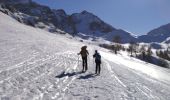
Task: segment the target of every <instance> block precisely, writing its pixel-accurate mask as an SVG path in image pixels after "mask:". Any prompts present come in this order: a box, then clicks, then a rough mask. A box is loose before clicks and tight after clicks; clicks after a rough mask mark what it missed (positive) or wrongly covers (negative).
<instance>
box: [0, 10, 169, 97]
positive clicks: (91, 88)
mask: <svg viewBox="0 0 170 100" xmlns="http://www.w3.org/2000/svg"><path fill="white" fill-rule="evenodd" d="M0 27H1V28H0V56H1V57H0V65H1V66H0V99H1V100H122V99H123V100H169V98H170V78H169V76H170V70H168V69H164V68H159V67H158V66H154V65H151V64H147V63H145V62H142V61H139V60H136V59H133V58H131V57H129V56H127V55H124V54H123V53H120V54H121V55H120V54H118V55H114V54H112V53H111V52H110V51H108V50H106V49H103V48H100V47H97V46H94V45H90V44H86V43H80V42H78V41H76V40H74V39H71V37H70V36H69V35H67V36H65V35H64V36H63V35H59V34H51V33H49V32H47V31H43V30H40V29H38V28H33V27H29V26H26V25H23V24H21V23H19V22H17V21H16V20H14V19H12V18H11V17H9V16H7V15H5V14H3V13H1V12H0ZM83 45H87V46H88V47H87V49H88V51H89V56H88V71H87V72H86V73H81V70H82V67H81V66H82V63H81V57H79V56H78V55H77V53H78V52H79V50H80V48H81V46H83ZM96 49H97V50H98V51H99V53H100V54H101V57H102V58H101V59H102V65H101V74H100V75H95V74H94V73H95V65H94V62H93V56H92V55H93V53H94V50H96Z"/></svg>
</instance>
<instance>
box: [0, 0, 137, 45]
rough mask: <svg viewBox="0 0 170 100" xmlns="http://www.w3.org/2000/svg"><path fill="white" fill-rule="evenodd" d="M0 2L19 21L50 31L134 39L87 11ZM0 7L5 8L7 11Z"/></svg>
mask: <svg viewBox="0 0 170 100" xmlns="http://www.w3.org/2000/svg"><path fill="white" fill-rule="evenodd" d="M13 2H15V3H13ZM1 3H3V4H2V5H1V6H2V7H1V11H2V12H4V13H6V14H8V15H11V16H12V17H14V18H15V19H17V20H18V21H19V22H21V23H25V24H27V25H31V26H33V27H38V28H42V29H46V30H48V31H50V32H58V30H63V31H65V32H67V33H69V34H71V35H73V36H75V35H77V34H78V33H83V34H85V35H88V36H89V37H92V36H93V37H103V38H104V39H106V40H109V41H112V39H113V36H115V35H119V36H120V37H121V39H122V43H126V42H130V41H132V40H133V41H136V38H135V37H133V36H132V35H131V34H130V33H128V32H126V31H124V30H121V29H116V28H114V27H112V26H111V25H109V24H107V23H105V22H104V21H102V20H101V19H100V18H99V17H97V16H95V15H94V14H92V13H90V12H87V11H82V12H81V13H74V14H72V15H67V14H66V13H65V11H64V10H62V9H59V10H53V9H50V8H49V7H47V6H42V5H39V4H37V3H35V2H32V1H31V0H23V1H22V0H14V1H12V0H9V1H8V2H6V1H4V2H1ZM2 8H5V9H7V11H4V10H3V9H2ZM63 33H64V32H63ZM111 36H112V37H111Z"/></svg>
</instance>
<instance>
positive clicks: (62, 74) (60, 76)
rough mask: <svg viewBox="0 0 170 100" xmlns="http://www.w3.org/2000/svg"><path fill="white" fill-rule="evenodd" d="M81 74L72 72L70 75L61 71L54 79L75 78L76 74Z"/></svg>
mask: <svg viewBox="0 0 170 100" xmlns="http://www.w3.org/2000/svg"><path fill="white" fill-rule="evenodd" d="M81 73H82V72H72V73H66V72H65V71H63V72H62V73H61V74H59V75H57V76H55V77H56V78H63V77H66V76H68V77H72V76H75V75H78V74H81Z"/></svg>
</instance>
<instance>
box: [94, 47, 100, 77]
mask: <svg viewBox="0 0 170 100" xmlns="http://www.w3.org/2000/svg"><path fill="white" fill-rule="evenodd" d="M93 58H95V63H96V72H95V74H97V75H99V74H100V70H101V67H100V64H101V55H100V54H99V53H98V51H97V50H95V53H94V55H93Z"/></svg>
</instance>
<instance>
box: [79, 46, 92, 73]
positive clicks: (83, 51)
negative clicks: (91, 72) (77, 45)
mask: <svg viewBox="0 0 170 100" xmlns="http://www.w3.org/2000/svg"><path fill="white" fill-rule="evenodd" d="M78 55H81V57H82V62H83V69H82V72H86V71H87V69H88V64H87V56H88V55H89V52H88V50H87V46H83V47H81V51H80V53H78Z"/></svg>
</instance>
